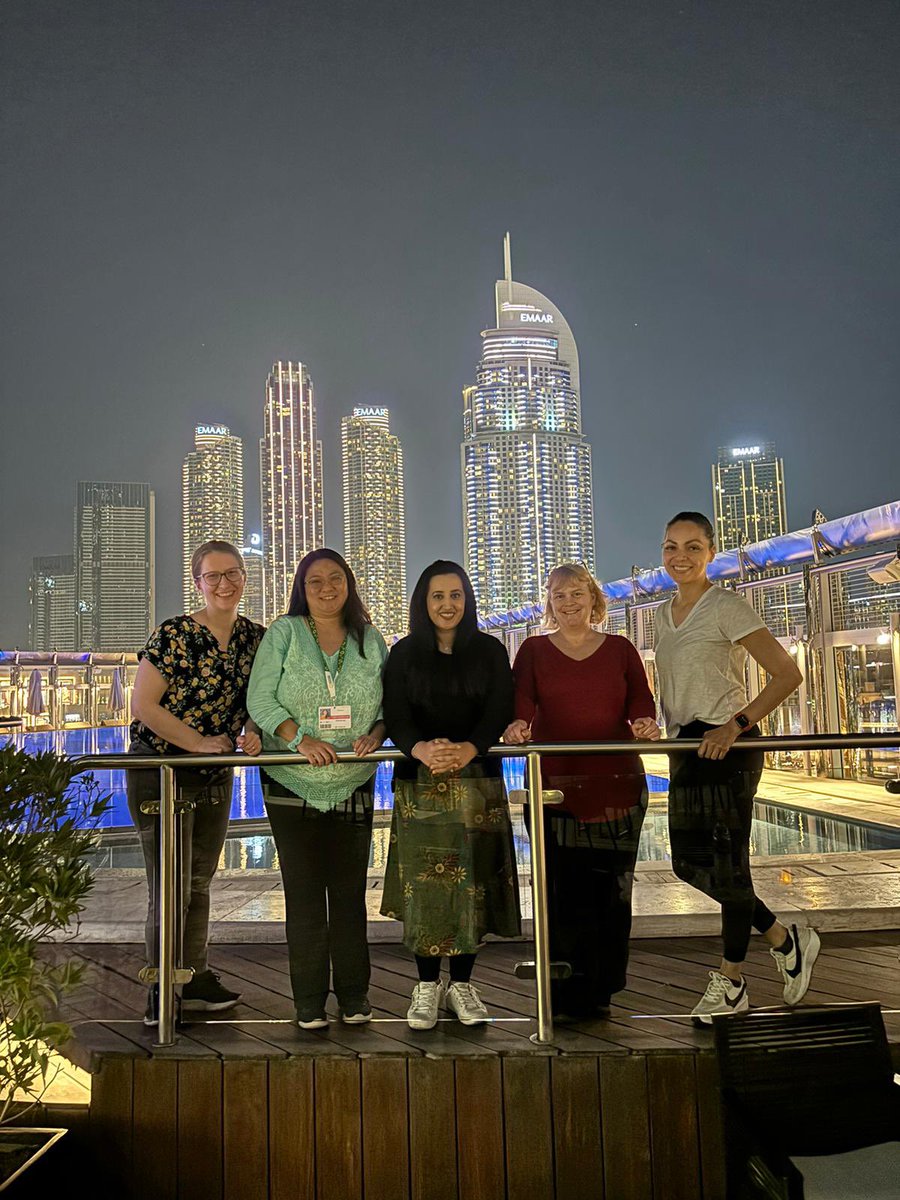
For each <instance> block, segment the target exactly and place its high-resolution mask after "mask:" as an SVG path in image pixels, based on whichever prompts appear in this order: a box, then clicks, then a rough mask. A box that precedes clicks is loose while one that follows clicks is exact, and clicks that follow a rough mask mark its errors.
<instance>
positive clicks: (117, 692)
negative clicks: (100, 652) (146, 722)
mask: <svg viewBox="0 0 900 1200" xmlns="http://www.w3.org/2000/svg"><path fill="white" fill-rule="evenodd" d="M124 707H125V683H124V681H123V679H122V668H121V667H116V669H115V670H114V671H113V675H112V683H111V684H110V685H109V708H110V712H114V713H117V712H122V710H123V709H124Z"/></svg>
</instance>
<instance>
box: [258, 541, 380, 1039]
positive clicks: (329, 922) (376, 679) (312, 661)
mask: <svg viewBox="0 0 900 1200" xmlns="http://www.w3.org/2000/svg"><path fill="white" fill-rule="evenodd" d="M386 658H387V649H386V647H385V644H384V638H382V636H381V634H380V633H379V632H378V630H377V629H376V628H375V627H374V626H373V625H372V623H371V620H370V618H369V614H368V612H367V611H366V609H365V607H364V605H363V603H362V600H361V599H360V597H359V593H358V591H357V588H356V580H355V579H354V577H353V572H352V571H351V570H350V568H349V566H348V565H347V563H346V562H345V561H344V559H343V558H342V557H341V556H340V554H338V553H337V552H336V551H334V550H328V549H324V548H323V549H320V550H313V551H311V552H310V553H309V554H307V555H306V557H305V558H304V559H302V560H301V562H300V565H299V566H298V567H297V574H296V575H295V577H294V585H293V589H292V591H291V597H290V602H289V604H288V611H287V615H286V616H283V617H279V618H278V619H277V620H276V621H274V622H273V623H272V625H271V626H270V627H269V629H268V630H267V631H266V635H265V637H264V638H263V640H262V643H261V644H260V647H259V650H258V652H257V656H256V660H255V661H254V664H253V672H252V674H251V676H250V687H249V690H248V693H247V707H248V709H249V711H250V713H251V714H252V716H253V719H254V721H256V723H257V724H258V726H259V727H260V729H261V730H262V735H263V749H264V750H266V751H282V752H283V751H285V750H294V751H295V752H296V753H297V755H298V759H299V761H298V764H297V766H285V767H267V768H266V769H265V771H264V772H263V773H262V774H263V787H264V791H265V797H266V813H267V814H268V817H269V824H270V825H271V827H272V834H273V836H274V838H275V844H276V846H277V847H278V857H279V861H280V863H281V874H282V879H283V881H284V907H285V933H286V937H287V944H288V956H289V959H290V969H291V988H292V990H293V994H294V1004H295V1006H296V1009H297V1023H298V1024H299V1025H300V1027H301V1029H324V1028H325V1027H326V1026H327V1024H328V1018H327V1016H326V1015H325V1001H326V999H327V996H328V992H329V964H330V966H331V972H332V977H333V984H334V992H335V994H336V996H337V1000H338V1005H339V1008H340V1013H341V1017H342V1019H343V1020H344V1021H345V1022H347V1023H349V1024H362V1023H363V1022H365V1021H368V1020H370V1019H371V1016H372V1009H371V1007H370V1005H369V1000H368V995H367V993H368V987H369V948H368V943H367V941H366V872H367V870H368V865H369V847H370V843H371V840H372V809H373V802H372V777H373V775H374V774H375V770H376V765H375V764H374V763H359V764H353V763H339V762H337V761H336V757H337V756H336V752H337V751H339V750H353V751H354V752H355V753H356V754H358V755H360V756H362V755H365V754H369V753H371V752H372V751H373V750H376V749H377V748H378V747H379V746H380V745H381V743H382V741H383V740H384V724H383V723H382V720H381V675H382V670H383V668H384V662H385V659H386Z"/></svg>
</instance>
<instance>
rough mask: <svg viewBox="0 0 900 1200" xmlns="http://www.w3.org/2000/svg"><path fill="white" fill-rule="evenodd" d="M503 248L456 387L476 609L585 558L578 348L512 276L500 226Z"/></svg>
mask: <svg viewBox="0 0 900 1200" xmlns="http://www.w3.org/2000/svg"><path fill="white" fill-rule="evenodd" d="M503 248H504V266H505V272H504V275H505V277H504V278H503V279H499V280H498V281H497V283H496V286H495V303H496V327H495V328H494V329H486V330H484V331H483V333H482V334H481V337H482V351H481V361H480V362H479V364H478V367H477V368H476V375H475V383H474V384H473V385H472V386H471V387H467V388H465V389H464V391H463V405H464V417H463V420H464V431H465V433H464V436H465V440H464V442H463V445H462V494H463V536H464V539H465V563H466V570H467V571H468V572H469V574H470V576H471V578H472V584H473V586H474V588H475V595H476V597H477V599H478V607H479V610H480V611H481V612H482V613H488V612H493V611H498V610H505V609H508V608H512V607H514V606H515V605H518V604H522V603H525V602H531V601H536V600H539V599H540V598H541V594H542V589H543V585H544V582H545V580H546V577H547V574H548V572H549V571H550V570H551V569H552V568H553V567H554V566H555V565H556V564H557V563H559V562H563V561H568V560H576V561H580V562H584V563H585V564H586V565H587V566H588V567H589V568H590V569H591V570H593V564H594V511H593V489H592V485H591V448H590V446H589V445H588V443H587V441H586V440H585V438H584V436H583V434H582V432H581V400H580V379H579V372H578V348H577V347H576V345H575V339H574V337H573V336H572V331H571V329H570V328H569V326H568V324H567V322H566V320H565V318H564V317H563V315H562V313H561V312H560V311H559V309H558V308H557V307H556V305H555V304H553V303H552V302H551V301H550V300H548V299H547V297H546V296H542V295H541V293H540V292H538V291H535V289H534V288H531V287H528V286H526V285H525V284H524V283H516V282H515V281H514V280H513V278H512V265H511V258H510V244H509V234H507V235H506V238H505V239H504V244H503Z"/></svg>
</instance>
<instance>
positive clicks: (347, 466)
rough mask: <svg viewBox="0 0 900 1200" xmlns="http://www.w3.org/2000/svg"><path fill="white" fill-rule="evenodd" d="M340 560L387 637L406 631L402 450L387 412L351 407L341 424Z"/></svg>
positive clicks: (373, 407) (366, 407)
mask: <svg viewBox="0 0 900 1200" xmlns="http://www.w3.org/2000/svg"><path fill="white" fill-rule="evenodd" d="M341 465H342V474H343V488H344V557H345V558H346V559H347V562H348V563H349V564H350V566H351V568H352V570H353V573H354V575H355V576H356V580H357V583H358V584H359V590H360V594H361V595H362V598H363V600H364V601H365V604H366V606H367V608H368V609H369V612H370V613H371V614H372V621H373V623H374V624H375V626H376V627H377V628H378V629H380V630H381V632H382V633H383V634H385V636H389V635H390V634H393V633H404V632H405V631H406V627H407V620H408V613H407V591H406V509H405V504H404V493H403V448H402V447H401V445H400V441H399V439H398V438H397V437H396V436H395V435H394V434H392V433H391V429H390V416H389V413H388V410H387V409H386V408H382V407H375V406H370V405H365V406H359V407H356V408H354V410H353V413H352V415H351V416H349V417H344V418H343V420H342V421H341Z"/></svg>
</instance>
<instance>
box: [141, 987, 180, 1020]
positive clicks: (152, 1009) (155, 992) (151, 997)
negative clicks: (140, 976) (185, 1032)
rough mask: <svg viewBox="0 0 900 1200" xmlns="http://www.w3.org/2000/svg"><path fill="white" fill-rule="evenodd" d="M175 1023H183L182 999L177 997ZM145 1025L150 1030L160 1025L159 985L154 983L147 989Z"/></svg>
mask: <svg viewBox="0 0 900 1200" xmlns="http://www.w3.org/2000/svg"><path fill="white" fill-rule="evenodd" d="M175 1023H176V1025H177V1024H180V1023H181V997H180V996H176V997H175ZM144 1024H145V1025H146V1026H147V1027H148V1029H149V1028H153V1027H154V1026H156V1025H158V1024H159V984H158V983H153V984H151V985H150V987H149V988H148V989H147V1007H146V1009H145V1010H144Z"/></svg>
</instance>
